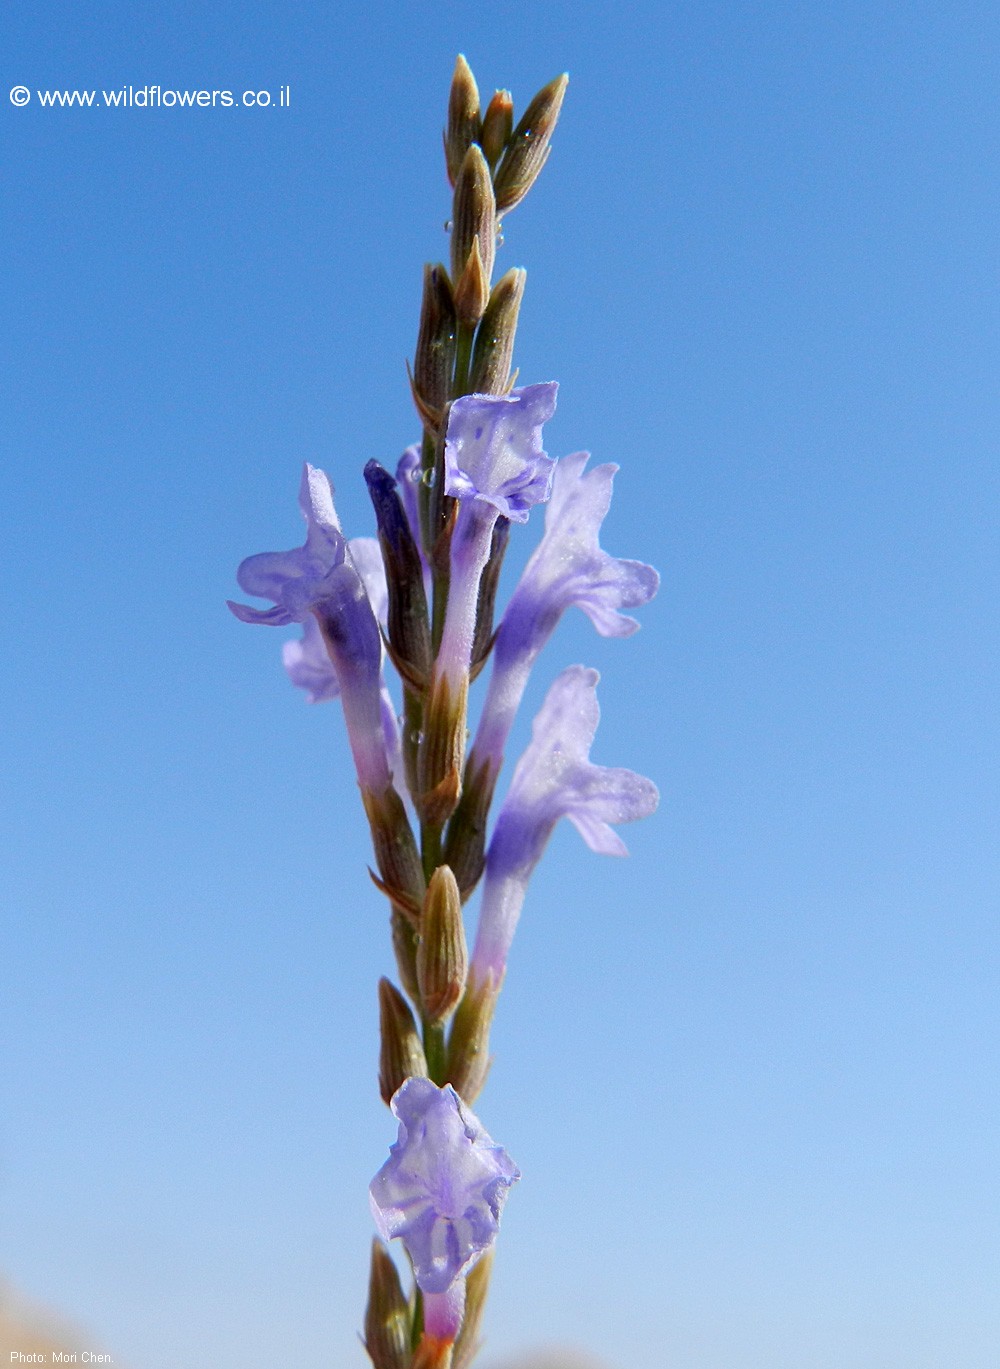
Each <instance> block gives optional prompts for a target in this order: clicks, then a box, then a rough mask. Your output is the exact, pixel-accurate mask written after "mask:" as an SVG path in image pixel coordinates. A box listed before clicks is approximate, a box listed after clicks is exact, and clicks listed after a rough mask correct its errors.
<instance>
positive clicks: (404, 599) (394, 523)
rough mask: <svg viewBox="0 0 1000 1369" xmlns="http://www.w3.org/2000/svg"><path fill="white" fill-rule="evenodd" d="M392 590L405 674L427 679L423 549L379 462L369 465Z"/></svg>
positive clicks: (392, 628)
mask: <svg viewBox="0 0 1000 1369" xmlns="http://www.w3.org/2000/svg"><path fill="white" fill-rule="evenodd" d="M365 483H366V484H367V486H368V493H369V495H370V496H371V501H372V504H373V505H374V508H375V519H376V522H377V524H378V540H379V545H380V546H381V548H382V559H383V561H384V562H385V578H386V585H387V587H388V591H389V644H390V646H391V647H392V649H393V658H394V660H396V661H397V662H398V663H399V667H400V673H401V674H402V675H403V676H404V678H411V679H414V678H415V679H417V680H419V681H423V680H424V679H425V678H426V676H427V673H428V672H429V670H430V667H431V633H430V627H429V625H428V621H427V596H426V594H425V592H424V570H423V563H422V562H421V560H420V552H419V551H418V549H417V544H416V542H415V541H414V538H413V533H412V531H411V529H410V522H409V519H408V518H407V516H406V510H405V509H404V508H403V501H402V500H401V499H400V497H399V493H398V491H397V488H396V481H395V479H394V478H393V476H391V475H390V474H389V472H388V471H387V470H385V469H384V467H382V466H380V465H379V463H378V462H377V461H369V462H368V463H367V465H366V466H365Z"/></svg>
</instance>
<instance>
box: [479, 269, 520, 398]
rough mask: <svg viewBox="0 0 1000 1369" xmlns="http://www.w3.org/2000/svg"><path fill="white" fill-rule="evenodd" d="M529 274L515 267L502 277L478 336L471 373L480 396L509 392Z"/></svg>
mask: <svg viewBox="0 0 1000 1369" xmlns="http://www.w3.org/2000/svg"><path fill="white" fill-rule="evenodd" d="M527 279H528V273H527V272H526V271H522V270H521V269H520V267H517V266H515V267H512V269H511V270H510V271H508V272H507V273H506V275H503V276H501V277H500V279H499V280H498V281H497V283H496V285H494V287H493V292H492V294H491V295H490V302H489V304H487V306H486V313H485V314H484V315H483V321H482V323H480V325H479V328H478V330H477V332H476V341H475V345H474V347H473V349H472V366H471V368H470V371H469V389H470V391H471V392H472V394H476V395H502V394H506V392H507V382H508V380H509V379H510V362H511V357H512V356H513V355H514V334H515V333H516V332H517V316H518V314H519V312H520V309H521V300H522V299H523V298H524V283H525V281H526V280H527Z"/></svg>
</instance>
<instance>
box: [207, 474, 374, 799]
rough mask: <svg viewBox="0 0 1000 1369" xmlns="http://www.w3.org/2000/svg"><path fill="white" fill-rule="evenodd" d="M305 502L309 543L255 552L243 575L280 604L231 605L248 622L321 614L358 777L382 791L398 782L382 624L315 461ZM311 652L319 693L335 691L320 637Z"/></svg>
mask: <svg viewBox="0 0 1000 1369" xmlns="http://www.w3.org/2000/svg"><path fill="white" fill-rule="evenodd" d="M299 507H300V508H301V510H302V515H303V517H304V518H305V520H306V540H305V544H304V545H303V546H301V547H295V548H293V549H292V550H291V551H274V552H270V551H269V552H263V553H261V554H260V555H258V556H251V557H249V558H248V559H247V560H246V561H244V562H243V563H242V564H241V565H240V567H239V570H238V571H237V572H236V578H237V580H238V581H239V584H240V588H241V589H243V590H245V591H246V593H247V594H256V595H259V596H260V597H261V598H262V599H271V600H272V601H273V602H274V608H271V609H258V608H252V607H251V606H250V605H249V604H234V603H230V605H229V607H230V609H232V611H233V613H234V614H235V615H236V617H237V618H239V619H240V620H241V621H242V622H244V623H263V624H266V625H268V626H282V625H284V624H286V623H304V622H306V621H308V619H309V618H310V616H313V617H315V620H316V623H317V626H318V629H319V633H320V636H321V638H322V641H323V644H324V646H325V647H326V651H327V654H328V656H329V658H330V662H331V664H332V667H333V670H334V673H335V675H336V679H337V682H338V683H339V687H340V693H341V698H342V701H343V705H344V719H345V721H346V723H347V733H348V737H349V739H350V743H351V751H352V754H353V756H354V763H355V767H356V769H357V772H358V780H359V782H360V784H361V786H362V788H364V789H367V790H371V791H372V792H375V793H380V792H382V791H384V790H385V789H386V788H387V787H388V786H389V784H390V783H391V761H390V754H389V752H388V751H387V747H386V739H385V733H384V724H383V702H382V695H383V692H384V686H383V683H382V638H381V635H380V633H379V629H378V623H377V622H376V621H375V614H374V613H373V611H372V605H371V602H370V601H369V597H368V593H367V591H366V588H365V583H364V580H363V579H362V576H361V574H360V573H359V570H358V567H357V566H356V565H355V562H354V558H353V555H352V554H351V553H350V552H349V551H348V545H347V541H346V539H345V538H344V535H343V533H342V532H341V530H340V523H339V521H338V519H337V513H336V510H335V509H334V506H333V487H332V486H331V484H330V480H329V477H328V476H327V475H326V473H325V472H324V471H321V470H318V469H317V468H316V467H314V466H310V465H308V464H307V465H306V466H305V467H304V469H303V472H302V482H301V485H300V488H299ZM363 555H364V554H363ZM304 649H305V648H303V650H304ZM309 650H310V656H309V660H308V662H307V663H306V665H307V667H308V670H309V671H311V672H312V680H313V685H314V686H315V689H316V690H318V691H319V692H320V693H322V692H324V691H329V689H330V687H331V682H330V681H329V680H328V679H326V680H323V679H321V678H319V677H318V675H317V671H318V669H319V660H318V655H317V652H316V649H315V640H314V639H313V643H312V645H311V646H310V648H309ZM299 664H300V665H301V664H302V662H301V661H300V663H299ZM312 687H313V686H312V685H311V686H310V688H312ZM314 692H315V691H314Z"/></svg>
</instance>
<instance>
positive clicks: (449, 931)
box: [417, 865, 469, 1022]
mask: <svg viewBox="0 0 1000 1369" xmlns="http://www.w3.org/2000/svg"><path fill="white" fill-rule="evenodd" d="M468 969H469V952H468V948H467V946H466V944H465V927H464V925H463V923H462V900H461V897H460V895H459V892H458V885H457V883H456V882H455V876H454V875H453V874H452V872H451V870H450V869H449V868H448V866H447V865H439V866H438V868H437V869H436V870H435V871H434V873H433V875H431V878H430V883H429V884H428V885H427V893H426V895H425V897H424V907H423V912H422V914H421V917H420V945H419V946H418V948H417V983H418V984H419V986H420V1001H421V1003H422V1004H423V1008H424V1012H425V1013H426V1015H427V1016H428V1017H429V1018H430V1019H431V1021H433V1022H443V1021H444V1019H445V1018H446V1017H448V1015H449V1014H450V1013H451V1012H452V1010H453V1009H454V1008H455V1006H456V1004H457V1003H458V1001H459V999H460V998H461V997H462V993H463V992H464V990H465V977H466V975H467V974H468Z"/></svg>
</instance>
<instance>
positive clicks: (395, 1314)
mask: <svg viewBox="0 0 1000 1369" xmlns="http://www.w3.org/2000/svg"><path fill="white" fill-rule="evenodd" d="M480 1263H482V1261H480ZM365 1349H366V1350H367V1351H368V1354H369V1356H370V1357H371V1361H372V1363H373V1364H374V1366H375V1369H409V1366H410V1353H411V1352H410V1307H409V1303H408V1302H407V1300H406V1297H405V1296H404V1294H403V1287H402V1284H401V1283H400V1281H399V1272H398V1270H397V1269H396V1266H395V1264H394V1263H393V1261H392V1258H391V1256H390V1255H389V1252H388V1250H386V1248H385V1246H384V1245H383V1244H382V1242H381V1241H380V1240H378V1239H376V1240H374V1241H373V1242H372V1262H371V1273H370V1275H369V1277H368V1306H367V1308H366V1309H365Z"/></svg>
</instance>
